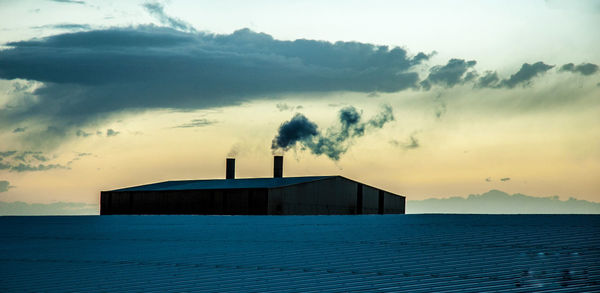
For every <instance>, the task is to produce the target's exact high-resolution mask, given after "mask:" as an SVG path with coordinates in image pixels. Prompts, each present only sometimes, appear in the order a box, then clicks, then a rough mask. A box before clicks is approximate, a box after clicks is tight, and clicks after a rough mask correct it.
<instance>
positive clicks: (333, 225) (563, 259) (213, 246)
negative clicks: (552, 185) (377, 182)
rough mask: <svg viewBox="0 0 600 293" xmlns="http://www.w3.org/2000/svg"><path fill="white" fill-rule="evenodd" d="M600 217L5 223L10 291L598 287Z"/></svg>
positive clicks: (4, 277)
mask: <svg viewBox="0 0 600 293" xmlns="http://www.w3.org/2000/svg"><path fill="white" fill-rule="evenodd" d="M599 230H600V216H587V215H382V216H379V215H377V216H375V215H363V216H284V217H270V216H142V217H140V216H110V217H98V216H89V217H81V216H77V217H0V239H2V241H0V291H2V292H150V291H152V292H452V293H457V292H600V269H599V266H598V264H600V249H598V243H600V233H598V231H599Z"/></svg>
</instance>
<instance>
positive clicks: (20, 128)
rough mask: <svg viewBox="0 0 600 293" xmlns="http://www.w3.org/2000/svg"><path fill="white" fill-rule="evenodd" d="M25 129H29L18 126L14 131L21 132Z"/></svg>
mask: <svg viewBox="0 0 600 293" xmlns="http://www.w3.org/2000/svg"><path fill="white" fill-rule="evenodd" d="M25 130H27V127H17V128H15V129H13V131H12V132H13V133H19V132H25Z"/></svg>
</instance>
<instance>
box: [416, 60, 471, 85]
mask: <svg viewBox="0 0 600 293" xmlns="http://www.w3.org/2000/svg"><path fill="white" fill-rule="evenodd" d="M475 64H477V62H476V61H475V60H470V61H465V60H463V59H450V61H448V63H447V64H446V65H443V66H442V65H437V66H434V67H432V68H431V69H430V70H429V75H428V76H427V78H426V79H425V80H423V81H421V86H422V87H423V88H424V89H426V90H429V89H430V88H431V86H432V85H441V86H445V87H453V86H455V85H458V84H463V83H465V82H467V81H470V80H472V79H473V78H474V77H475V75H474V74H475V73H474V72H468V74H466V73H467V71H468V70H470V69H471V68H472V67H473V66H475Z"/></svg>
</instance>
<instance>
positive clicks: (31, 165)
mask: <svg viewBox="0 0 600 293" xmlns="http://www.w3.org/2000/svg"><path fill="white" fill-rule="evenodd" d="M49 160H50V158H48V157H47V156H45V155H44V154H43V153H42V152H32V151H4V152H0V170H8V171H9V172H31V171H48V170H52V169H69V167H67V166H63V165H61V164H48V163H45V162H47V161H49Z"/></svg>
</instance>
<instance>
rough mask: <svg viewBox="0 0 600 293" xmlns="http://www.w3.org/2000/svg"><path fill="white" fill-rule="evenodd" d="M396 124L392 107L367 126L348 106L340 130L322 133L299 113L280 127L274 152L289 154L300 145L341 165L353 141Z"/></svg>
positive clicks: (342, 112) (382, 111)
mask: <svg viewBox="0 0 600 293" xmlns="http://www.w3.org/2000/svg"><path fill="white" fill-rule="evenodd" d="M393 120H394V114H393V111H392V107H391V106H389V105H383V106H382V110H381V112H379V113H378V114H377V115H376V116H375V117H372V118H371V119H369V120H367V121H364V122H363V121H362V113H360V112H358V110H356V108H354V107H352V106H348V107H345V108H343V109H341V110H340V112H339V122H340V124H339V126H338V127H332V128H329V129H327V131H326V132H325V133H321V132H320V131H319V129H318V126H317V124H315V123H314V122H312V121H310V120H308V118H306V117H305V116H304V115H302V114H300V113H298V114H296V115H295V116H294V117H293V118H292V119H291V120H290V121H285V122H283V123H282V124H281V125H280V126H279V130H278V131H277V135H275V138H273V141H272V143H271V149H272V150H273V151H274V152H277V151H287V150H289V149H291V148H294V147H296V146H297V145H299V146H300V148H301V149H309V150H310V151H311V152H312V153H313V154H315V155H325V156H327V157H329V158H330V159H332V160H334V161H338V160H339V159H340V156H341V155H342V154H344V153H346V152H347V151H348V149H349V148H350V146H351V144H352V139H353V138H356V137H361V136H363V135H365V132H366V131H368V130H371V129H377V128H382V127H383V126H384V125H385V124H386V123H388V122H390V121H393Z"/></svg>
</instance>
